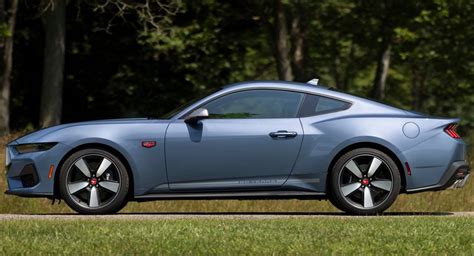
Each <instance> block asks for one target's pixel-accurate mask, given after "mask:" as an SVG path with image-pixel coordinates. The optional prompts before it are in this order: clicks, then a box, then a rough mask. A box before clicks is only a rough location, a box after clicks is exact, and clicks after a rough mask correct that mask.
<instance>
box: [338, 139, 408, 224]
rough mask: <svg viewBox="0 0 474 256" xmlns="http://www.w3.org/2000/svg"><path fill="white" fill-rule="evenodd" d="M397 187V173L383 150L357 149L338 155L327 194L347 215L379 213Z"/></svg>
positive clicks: (393, 194)
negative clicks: (328, 193)
mask: <svg viewBox="0 0 474 256" xmlns="http://www.w3.org/2000/svg"><path fill="white" fill-rule="evenodd" d="M400 187H401V178H400V172H399V170H398V168H397V165H396V164H395V162H394V161H393V160H392V159H391V158H390V157H389V156H388V155H386V154H385V153H383V152H381V151H379V150H376V149H372V148H359V149H355V150H352V151H349V152H347V153H346V154H344V155H343V156H341V157H340V158H339V159H338V160H337V162H336V163H335V164H334V167H333V169H332V171H331V174H330V188H329V189H330V194H331V195H332V196H333V198H332V199H333V200H334V201H335V202H336V203H337V207H338V208H340V209H342V210H343V211H345V212H347V213H350V214H360V215H370V214H379V213H382V212H383V211H384V210H386V209H387V208H388V207H390V206H391V205H392V204H393V202H394V201H395V199H396V198H397V196H398V194H399V192H400Z"/></svg>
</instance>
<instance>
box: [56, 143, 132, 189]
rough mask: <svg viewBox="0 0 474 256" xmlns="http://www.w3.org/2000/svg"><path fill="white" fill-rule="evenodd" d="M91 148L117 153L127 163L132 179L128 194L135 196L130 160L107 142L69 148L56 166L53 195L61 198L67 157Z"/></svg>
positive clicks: (130, 178)
mask: <svg viewBox="0 0 474 256" xmlns="http://www.w3.org/2000/svg"><path fill="white" fill-rule="evenodd" d="M89 148H96V149H102V150H105V151H108V152H110V153H111V154H113V155H115V156H116V157H118V158H119V160H120V161H121V162H122V163H123V164H124V165H125V169H126V170H127V173H128V177H129V180H130V184H129V186H130V189H129V191H128V196H129V197H133V194H134V191H135V186H134V179H133V172H132V168H131V165H130V163H129V161H128V160H127V158H126V157H125V156H124V155H123V154H122V153H120V151H119V150H117V149H115V148H114V147H112V146H110V145H106V144H102V143H86V144H81V145H78V146H76V147H74V148H72V149H71V150H69V151H68V152H67V153H66V154H65V155H64V156H63V157H62V158H61V160H60V161H59V164H58V166H57V167H56V172H55V173H54V191H53V192H54V194H53V197H54V198H60V193H59V174H60V172H61V169H62V167H63V165H64V162H65V161H66V159H68V158H69V157H70V156H71V155H72V154H74V153H76V152H78V151H80V150H83V149H89Z"/></svg>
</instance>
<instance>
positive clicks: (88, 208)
mask: <svg viewBox="0 0 474 256" xmlns="http://www.w3.org/2000/svg"><path fill="white" fill-rule="evenodd" d="M129 186H130V184H129V177H128V173H127V169H126V167H125V165H124V164H123V163H122V162H121V161H120V159H119V158H118V157H116V156H115V155H113V154H111V153H110V152H108V151H105V150H102V149H96V148H90V149H84V150H80V151H78V152H75V153H74V154H72V155H71V156H69V157H68V158H67V159H66V161H65V162H64V164H63V166H62V168H61V170H60V174H59V191H60V194H61V197H62V198H63V199H64V201H65V202H66V203H67V204H68V206H69V207H71V208H72V209H73V210H74V211H76V212H78V213H81V214H111V213H116V212H118V211H120V210H121V209H122V208H123V207H125V205H126V204H127V201H128V191H129ZM76 190H77V191H76Z"/></svg>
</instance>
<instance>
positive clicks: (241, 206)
mask: <svg viewBox="0 0 474 256" xmlns="http://www.w3.org/2000/svg"><path fill="white" fill-rule="evenodd" d="M18 136H19V134H14V135H11V136H8V137H0V165H3V164H2V163H4V161H5V159H4V157H5V155H4V153H3V147H4V145H5V143H6V142H8V141H9V140H11V139H13V138H15V137H18ZM0 169H1V168H0ZM6 189H7V186H6V182H5V179H4V176H3V174H2V177H0V213H68V212H72V211H71V210H70V209H69V208H68V207H67V206H66V205H65V204H64V203H62V204H61V205H51V202H50V201H49V200H47V199H25V198H20V197H15V196H6V195H4V194H3V193H2V192H3V191H5V190H6ZM328 211H337V209H336V208H334V207H333V206H332V205H331V204H330V203H329V202H327V201H299V200H281V201H274V200H269V201H238V200H228V201H225V200H224V201H157V202H147V203H130V204H128V206H127V207H125V209H124V210H123V211H122V212H328ZM389 211H397V212H400V211H401V212H443V211H474V182H473V179H470V180H469V182H468V183H467V184H466V187H464V188H463V189H457V190H446V191H438V192H427V193H421V194H413V195H401V196H399V198H398V199H397V201H396V202H395V204H394V205H393V206H392V207H391V208H390V209H389Z"/></svg>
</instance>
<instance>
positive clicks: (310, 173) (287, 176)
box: [6, 81, 469, 214]
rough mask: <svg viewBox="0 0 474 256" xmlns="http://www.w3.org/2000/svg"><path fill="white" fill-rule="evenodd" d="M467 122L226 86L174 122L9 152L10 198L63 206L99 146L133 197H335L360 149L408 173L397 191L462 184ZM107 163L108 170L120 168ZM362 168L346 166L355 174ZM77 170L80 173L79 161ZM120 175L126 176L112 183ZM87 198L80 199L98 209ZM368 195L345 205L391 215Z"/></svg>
mask: <svg viewBox="0 0 474 256" xmlns="http://www.w3.org/2000/svg"><path fill="white" fill-rule="evenodd" d="M315 102H316V103H315ZM315 106H316V107H315ZM253 112H256V113H253ZM458 122H459V119H453V118H437V117H430V116H426V115H423V114H419V113H414V112H409V111H405V110H402V109H398V108H395V107H391V106H388V105H385V104H382V103H378V102H375V101H372V100H369V99H364V98H360V97H357V96H353V95H349V94H346V93H342V92H338V91H334V90H330V89H328V88H325V87H321V86H315V85H313V84H304V83H294V82H282V81H256V82H243V83H238V84H234V85H230V86H227V87H224V88H222V89H221V90H219V91H217V92H216V93H213V94H211V95H209V96H207V97H205V98H203V99H201V100H198V101H196V102H194V103H193V104H191V105H189V106H187V107H186V108H184V109H182V110H181V111H178V112H177V113H175V114H173V115H172V116H170V117H169V118H168V119H151V118H135V119H118V120H101V121H90V122H82V123H71V124H63V125H58V126H54V127H49V128H46V129H42V130H39V131H36V132H33V133H30V134H28V135H25V136H23V137H21V138H18V139H16V140H14V141H12V142H11V143H9V144H8V146H7V151H6V154H7V163H6V164H7V170H8V171H7V181H8V191H7V192H6V193H8V194H13V195H19V196H40V197H48V198H61V197H62V194H61V192H60V190H61V189H60V187H61V182H60V173H61V172H63V171H64V164H65V162H67V159H68V158H70V157H71V156H72V155H73V154H74V153H76V152H78V151H80V150H85V149H90V148H94V149H101V150H103V151H106V152H109V153H110V154H111V155H113V156H115V157H116V162H117V163H120V164H123V166H124V169H125V170H126V175H127V176H128V183H129V184H128V188H127V195H128V197H127V199H126V200H136V201H143V200H158V199H183V198H186V199H193V198H195V199H207V198H209V199H210V198H222V199H225V198H239V199H249V198H250V199H255V198H305V199H308V198H318V199H321V198H330V199H331V196H330V194H331V193H330V191H329V190H330V187H331V185H330V184H331V183H330V179H331V176H330V173H331V172H332V169H333V168H334V166H335V165H336V163H337V160H338V159H340V158H341V157H342V156H343V155H344V154H346V153H348V152H350V151H352V150H355V149H360V148H365V149H374V150H377V152H381V154H382V153H383V156H382V155H381V156H380V157H377V155H378V153H374V155H372V154H371V153H370V152H371V151H368V152H369V153H368V155H371V157H372V160H370V159H369V158H367V159H366V160H354V161H356V162H358V161H362V162H364V161H369V162H368V164H365V167H364V166H363V165H364V164H361V165H360V166H359V167H358V168H360V170H362V169H364V168H365V169H367V168H370V161H371V162H372V163H374V162H377V163H378V162H382V163H384V164H386V165H387V166H386V167H383V168H386V169H387V174H385V175H388V176H390V177H391V176H393V174H394V173H395V172H397V173H398V174H396V176H397V177H395V178H396V179H399V183H400V185H399V188H398V187H397V188H396V190H397V191H396V194H398V193H399V192H400V193H414V192H421V191H430V190H439V189H445V188H448V187H453V186H454V187H462V186H463V185H464V183H465V182H466V180H467V178H468V177H469V166H468V163H467V161H466V145H465V143H464V142H463V141H462V139H461V138H459V136H457V133H456V131H455V130H454V129H455V125H456V124H457V123H458ZM364 154H366V153H364ZM373 157H375V158H373ZM107 159H109V160H107V163H108V164H110V162H113V161H112V160H113V159H111V158H107ZM114 159H115V158H114ZM374 159H375V160H374ZM377 159H379V160H380V161H379V160H377ZM384 159H386V160H384ZM390 159H391V160H393V163H392V162H391V161H390ZM76 161H77V159H76ZM97 161H99V162H100V161H103V160H97ZM351 161H352V160H350V161H349V160H348V161H347V162H346V163H344V164H346V166H345V167H341V168H343V169H344V170H345V171H347V170H353V169H351V166H353V165H352V164H353V162H351ZM99 162H98V163H99ZM389 162H390V163H389ZM81 163H82V162H81ZM347 164H350V165H347ZM390 164H391V165H390ZM72 166H76V167H70V168H76V171H77V168H78V166H79V164H78V162H76V164H72ZM97 166H98V164H97ZM97 166H96V167H95V169H97V168H101V167H97ZM79 167H80V166H79ZM89 167H90V166H89ZM119 167H120V166H118V165H117V168H118V169H120V168H119ZM84 168H86V167H84ZM104 168H105V167H104ZM79 169H80V170H81V171H84V169H81V168H79ZM90 169H91V170H90V171H89V172H87V171H86V172H87V174H86V176H87V177H85V178H84V180H85V181H86V182H89V184H88V185H87V184H86V183H84V184H85V185H87V187H86V188H85V189H87V190H88V191H89V193H90V188H91V187H92V188H93V187H94V186H93V185H91V184H90V182H91V180H92V179H95V178H93V177H92V176H93V175H92V176H90V175H91V173H93V172H94V170H92V169H94V168H92V167H90ZM356 169H357V168H356ZM356 172H357V173H355V172H353V173H352V174H351V173H349V174H347V175H349V176H351V175H352V176H354V175H355V176H354V177H349V179H350V180H351V181H349V183H351V182H352V180H356V179H357V178H359V181H357V182H359V183H358V184H359V185H360V184H364V183H367V189H369V188H368V187H370V184H369V182H370V181H366V178H367V180H371V179H370V177H368V176H367V177H366V176H364V177H366V178H362V175H361V174H360V173H359V172H358V171H356ZM362 172H368V171H367V170H365V171H362ZM114 175H118V173H115V174H114V173H111V174H110V175H109V176H114ZM341 175H342V174H341ZM356 176H357V177H356ZM388 176H387V177H388ZM398 176H399V178H398ZM104 179H105V178H104ZM335 179H337V178H335ZM342 179H345V178H343V177H342V176H341V180H342ZM84 180H81V181H84ZM392 181H393V184H395V180H392ZM349 183H348V184H349ZM71 184H72V181H71ZM121 184H122V183H121ZM341 184H342V183H341ZM386 184H389V183H386ZM390 184H392V183H390ZM393 184H392V185H393ZM94 185H95V183H94ZM342 186H343V185H341V188H342ZM365 187H366V186H365V185H361V187H359V188H357V190H356V191H360V193H361V195H360V196H357V198H359V199H360V198H361V197H363V198H365V199H360V200H367V197H365V196H364V195H365V194H364V190H365ZM372 187H373V186H372ZM115 189H117V188H115ZM392 190H393V187H392ZM65 191H68V189H67V188H65ZM94 191H95V190H94ZM335 191H336V190H335ZM337 191H341V189H339V190H337ZM109 192H110V191H109ZM366 192H367V191H366ZM65 193H67V192H65ZM357 193H359V192H357ZM367 193H369V195H370V191H369V192H367ZM390 193H392V192H390ZM86 194H87V193H86ZM392 194H393V193H392ZM395 197H396V195H395ZM87 198H88V196H87V195H86V196H85V199H78V201H80V202H81V203H82V204H84V205H87V204H88V202H87V200H88V199H87ZM90 198H91V196H90V197H89V200H91V199H90ZM357 198H353V199H351V200H348V202H349V203H350V204H352V203H353V205H357V207H356V208H354V209H351V208H350V206H347V205H346V206H342V207H339V206H340V205H339V206H338V205H337V203H336V206H338V207H339V208H342V209H343V210H345V211H347V212H351V213H360V214H364V213H367V214H371V213H379V212H381V211H383V210H385V209H386V208H387V206H383V207H382V208H383V209H382V208H380V209H372V208H373V207H365V208H367V209H368V208H371V209H372V210H367V209H365V208H364V207H363V205H364V204H365V203H362V201H361V202H359V204H357V203H355V202H356V201H358V200H359V199H357ZM110 200H112V199H110ZM337 200H340V198H339V199H337V197H336V199H335V201H337ZM82 201H84V202H82ZM332 201H333V200H332ZM89 203H90V202H89ZM390 204H391V203H390ZM361 205H362V207H360V206H361ZM86 208H87V207H86ZM92 208H94V207H92ZM99 208H100V207H99ZM114 209H115V210H114V211H117V210H118V209H119V208H118V207H116V208H114ZM357 209H359V210H357ZM75 210H77V211H79V212H84V211H81V209H80V208H79V209H75ZM89 210H90V209H89ZM109 212H110V211H109ZM85 213H108V212H105V211H89V212H87V211H85Z"/></svg>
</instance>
